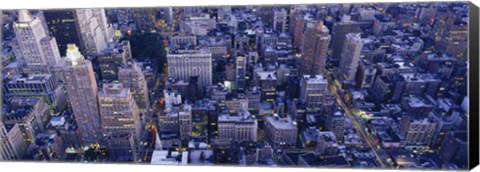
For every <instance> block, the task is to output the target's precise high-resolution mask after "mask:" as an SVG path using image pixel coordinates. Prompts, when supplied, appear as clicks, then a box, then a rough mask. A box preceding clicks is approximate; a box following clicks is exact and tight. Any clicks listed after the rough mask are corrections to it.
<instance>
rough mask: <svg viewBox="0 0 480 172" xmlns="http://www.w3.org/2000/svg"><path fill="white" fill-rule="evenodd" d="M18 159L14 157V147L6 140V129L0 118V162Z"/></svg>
mask: <svg viewBox="0 0 480 172" xmlns="http://www.w3.org/2000/svg"><path fill="white" fill-rule="evenodd" d="M19 158H20V157H17V156H16V153H15V149H14V145H12V143H11V142H10V140H9V139H8V132H7V129H6V128H5V125H4V124H3V121H2V119H1V118H0V161H10V160H16V159H19Z"/></svg>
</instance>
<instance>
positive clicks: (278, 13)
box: [273, 8, 287, 32]
mask: <svg viewBox="0 0 480 172" xmlns="http://www.w3.org/2000/svg"><path fill="white" fill-rule="evenodd" d="M273 29H274V30H276V31H277V32H286V31H287V10H285V9H284V8H281V9H275V10H274V11H273Z"/></svg>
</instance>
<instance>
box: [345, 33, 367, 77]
mask: <svg viewBox="0 0 480 172" xmlns="http://www.w3.org/2000/svg"><path fill="white" fill-rule="evenodd" d="M345 39H346V40H345V45H344V46H343V50H342V55H341V58H340V63H339V68H340V75H341V77H340V78H342V79H343V80H344V81H353V80H355V75H356V72H357V68H358V64H359V63H360V55H361V52H362V48H363V45H364V44H365V40H364V39H362V38H361V37H360V33H349V34H347V35H345Z"/></svg>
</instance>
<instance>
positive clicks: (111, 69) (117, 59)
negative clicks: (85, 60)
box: [97, 41, 132, 82]
mask: <svg viewBox="0 0 480 172" xmlns="http://www.w3.org/2000/svg"><path fill="white" fill-rule="evenodd" d="M131 59H132V51H131V49H130V42H129V41H121V42H118V43H109V44H108V47H107V48H105V49H104V50H102V51H101V53H100V54H99V55H98V57H97V60H98V63H99V65H100V72H101V74H102V75H101V76H102V80H105V81H107V82H112V81H117V80H118V71H119V69H120V68H122V67H123V66H125V65H126V64H127V60H131Z"/></svg>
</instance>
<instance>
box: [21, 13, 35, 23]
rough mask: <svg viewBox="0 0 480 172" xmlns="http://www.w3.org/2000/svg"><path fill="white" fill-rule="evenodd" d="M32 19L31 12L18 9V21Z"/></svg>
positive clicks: (22, 21) (23, 21) (25, 21)
mask: <svg viewBox="0 0 480 172" xmlns="http://www.w3.org/2000/svg"><path fill="white" fill-rule="evenodd" d="M32 20H33V17H32V14H31V13H30V12H29V11H28V10H18V22H21V23H27V22H31V21H32Z"/></svg>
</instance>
